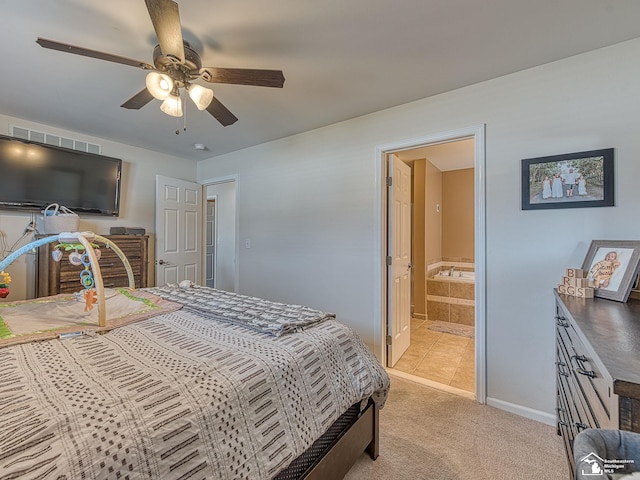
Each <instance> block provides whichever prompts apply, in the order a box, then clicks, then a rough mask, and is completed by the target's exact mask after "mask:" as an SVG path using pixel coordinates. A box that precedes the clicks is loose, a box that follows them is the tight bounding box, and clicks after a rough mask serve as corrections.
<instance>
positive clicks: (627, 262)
mask: <svg viewBox="0 0 640 480" xmlns="http://www.w3.org/2000/svg"><path fill="white" fill-rule="evenodd" d="M614 253H615V257H614V258H611V257H609V255H610V254H614ZM603 263H604V264H605V265H604V268H603V265H602V264H603ZM639 267H640V241H637V240H593V241H592V242H591V245H590V246H589V251H588V252H587V255H586V256H585V258H584V262H583V263H582V270H583V271H584V272H585V274H586V275H587V279H588V281H589V286H590V287H594V291H593V292H594V293H593V294H594V296H596V297H601V298H607V299H609V300H615V301H617V302H626V301H627V299H628V298H629V293H630V292H631V289H632V287H633V286H634V283H635V282H636V280H637V277H638V268H639Z"/></svg>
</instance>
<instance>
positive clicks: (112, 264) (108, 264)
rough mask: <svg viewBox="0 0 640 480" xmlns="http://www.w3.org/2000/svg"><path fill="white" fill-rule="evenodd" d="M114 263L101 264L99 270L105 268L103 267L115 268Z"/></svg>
mask: <svg viewBox="0 0 640 480" xmlns="http://www.w3.org/2000/svg"><path fill="white" fill-rule="evenodd" d="M115 265H116V264H115V263H104V264H103V263H101V264H100V268H105V267H115Z"/></svg>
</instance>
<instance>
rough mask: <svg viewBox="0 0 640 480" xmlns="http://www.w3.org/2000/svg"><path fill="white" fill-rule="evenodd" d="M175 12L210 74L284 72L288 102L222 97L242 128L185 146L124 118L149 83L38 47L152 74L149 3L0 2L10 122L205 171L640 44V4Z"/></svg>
mask: <svg viewBox="0 0 640 480" xmlns="http://www.w3.org/2000/svg"><path fill="white" fill-rule="evenodd" d="M178 3H179V7H180V15H181V20H182V26H183V34H184V35H183V36H184V38H185V39H186V40H187V41H189V42H190V43H191V44H192V46H194V47H195V48H196V50H199V51H200V52H201V56H202V59H203V63H204V65H206V66H219V67H244V68H265V69H281V70H283V72H284V75H285V79H286V81H285V84H284V88H283V89H277V88H264V87H247V86H235V85H216V86H214V90H215V94H216V97H217V98H218V99H219V100H220V101H221V102H222V103H224V104H225V105H226V106H227V108H229V109H230V110H231V111H232V112H233V113H234V114H235V115H236V116H237V117H238V118H239V121H238V122H236V123H235V124H234V125H231V126H229V127H222V126H221V125H220V124H218V123H217V121H216V120H215V119H214V118H213V117H211V116H210V115H209V114H208V113H206V112H200V111H197V110H196V109H195V108H191V109H190V110H189V111H188V112H187V126H188V129H187V131H186V132H181V133H180V135H175V133H174V132H175V130H176V121H175V119H174V118H173V117H169V116H167V115H165V114H163V113H161V112H160V110H159V108H158V107H159V102H158V101H157V100H154V101H153V102H152V103H150V104H148V105H146V106H145V107H143V108H142V109H141V110H139V111H137V110H126V109H123V108H120V105H121V104H122V103H123V102H124V101H125V100H127V99H129V98H130V97H131V96H133V95H134V94H135V93H137V92H138V91H140V90H141V89H142V88H143V87H144V79H145V72H144V71H143V70H140V69H137V68H133V67H127V66H124V65H119V64H114V63H110V62H105V61H100V60H96V59H92V58H86V57H81V56H77V55H71V54H67V53H61V52H57V51H53V50H47V49H44V48H42V47H40V46H39V45H37V44H36V43H35V41H36V38H37V37H44V38H48V39H52V40H56V41H59V42H64V43H70V44H73V45H78V46H82V47H86V48H90V49H94V50H100V51H104V52H108V53H112V54H116V55H121V56H125V57H130V58H135V59H139V60H143V61H146V62H149V63H153V62H152V50H153V47H154V45H155V43H156V41H155V37H154V33H153V27H152V25H151V21H150V19H149V17H148V14H147V11H146V8H145V4H144V2H143V1H142V0H108V1H105V0H55V1H53V0H0V27H1V28H0V58H4V63H3V66H2V75H0V91H1V92H2V96H1V100H0V113H2V114H6V115H9V116H14V117H18V118H22V119H26V120H31V121H35V122H39V123H43V124H47V125H54V126H56V127H60V128H64V129H68V130H72V131H76V132H81V133H84V134H89V135H94V136H97V137H101V138H105V139H109V140H114V141H117V142H121V143H125V144H130V145H135V146H139V147H143V148H147V149H151V150H156V151H161V152H166V153H168V154H172V155H176V156H180V157H185V158H192V159H194V160H198V159H202V158H207V157H211V156H214V155H219V154H223V153H226V152H230V151H234V150H238V149H241V148H244V147H248V146H251V145H255V144H259V143H262V142H265V141H269V140H273V139H277V138H281V137H285V136H288V135H292V134H295V133H299V132H303V131H307V130H311V129H314V128H318V127H321V126H324V125H329V124H332V123H335V122H339V121H342V120H346V119H349V118H353V117H357V116H360V115H364V114H367V113H371V112H374V111H377V110H381V109H384V108H387V107H392V106H395V105H400V104H403V103H407V102H410V101H413V100H416V99H419V98H424V97H427V96H431V95H434V94H438V93H442V92H445V91H449V90H452V89H455V88H459V87H463V86H466V85H470V84H474V83H477V82H481V81H483V80H487V79H490V78H495V77H498V76H501V75H505V74H508V73H512V72H516V71H519V70H523V69H526V68H529V67H532V66H536V65H540V64H544V63H548V62H551V61H554V60H558V59H561V58H565V57H568V56H572V55H576V54H579V53H582V52H586V51H589V50H593V49H596V48H599V47H603V46H607V45H611V44H614V43H618V42H621V41H624V40H629V39H632V38H636V37H640V21H639V20H640V2H639V1H638V0H562V1H559V0H537V1H531V0H482V1H477V0H428V1H427V0H325V1H323V2H312V1H310V0H307V1H305V0H275V1H274V0H242V1H238V0H216V1H212V0H189V1H186V0H183V1H180V2H178ZM196 143H202V144H205V145H206V146H207V150H206V151H204V152H202V151H197V150H195V149H194V148H193V144H196Z"/></svg>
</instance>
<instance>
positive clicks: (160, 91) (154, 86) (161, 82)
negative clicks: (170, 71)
mask: <svg viewBox="0 0 640 480" xmlns="http://www.w3.org/2000/svg"><path fill="white" fill-rule="evenodd" d="M145 83H146V85H147V90H149V93H150V94H151V95H153V97H154V98H157V99H158V100H164V99H165V98H167V97H168V96H169V95H170V94H171V90H173V80H171V77H170V76H169V75H167V74H165V73H160V72H149V73H148V74H147V78H146V80H145Z"/></svg>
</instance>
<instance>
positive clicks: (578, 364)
mask: <svg viewBox="0 0 640 480" xmlns="http://www.w3.org/2000/svg"><path fill="white" fill-rule="evenodd" d="M558 337H559V341H560V342H562V344H563V345H564V347H565V352H566V356H567V357H568V359H567V361H568V368H569V369H570V371H571V372H572V376H573V378H574V379H575V381H576V383H577V385H578V388H579V390H580V392H581V393H582V396H583V397H584V402H583V403H586V404H587V405H586V407H585V409H587V410H589V411H590V413H591V414H592V416H593V417H594V419H595V423H596V427H599V428H609V427H610V426H613V418H614V414H615V410H616V408H617V401H616V398H615V396H614V395H613V392H612V391H611V385H612V380H611V379H610V378H608V376H607V375H605V374H604V373H603V372H602V371H601V369H600V368H599V367H598V364H597V363H596V362H595V361H594V359H593V358H592V356H591V353H590V351H589V350H588V349H587V348H586V347H585V346H584V344H583V343H582V341H581V340H580V338H579V336H578V334H577V332H576V331H575V328H574V327H573V325H571V324H570V323H567V324H566V326H559V327H558Z"/></svg>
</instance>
